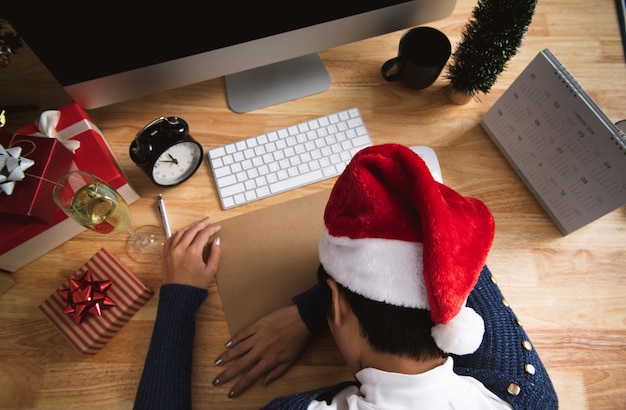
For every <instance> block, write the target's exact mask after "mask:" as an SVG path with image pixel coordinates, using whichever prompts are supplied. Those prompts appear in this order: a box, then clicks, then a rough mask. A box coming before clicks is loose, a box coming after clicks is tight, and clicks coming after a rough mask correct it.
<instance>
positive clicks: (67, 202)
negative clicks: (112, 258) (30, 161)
mask: <svg viewBox="0 0 626 410" xmlns="http://www.w3.org/2000/svg"><path fill="white" fill-rule="evenodd" d="M52 195H53V198H54V202H55V203H56V204H57V206H59V207H60V208H61V209H62V210H63V211H64V212H65V213H66V214H67V215H68V216H69V217H71V218H72V219H74V220H75V221H77V222H78V223H79V224H81V225H82V226H84V227H86V228H89V229H91V230H92V231H95V232H98V233H101V234H116V233H119V232H127V233H128V234H129V237H128V241H127V242H126V249H127V251H128V254H129V255H130V256H131V257H132V258H133V259H135V260H136V261H138V262H143V263H146V262H152V261H154V260H156V259H158V258H159V257H160V256H161V254H162V253H163V244H164V243H165V239H166V238H165V234H164V233H163V231H162V230H161V229H160V228H158V227H157V226H153V225H145V226H141V227H139V228H137V229H136V230H133V229H131V228H130V220H131V212H130V208H129V207H128V204H127V203H126V201H125V200H124V198H122V197H121V196H120V194H119V193H118V192H117V191H116V190H115V189H114V188H113V187H111V186H110V185H108V184H107V183H106V182H104V181H103V180H101V179H100V178H98V177H96V176H94V175H93V174H91V173H89V172H87V171H82V170H77V171H70V172H68V173H67V174H65V175H63V176H62V177H61V178H59V180H58V181H57V182H56V184H55V185H54V189H53V191H52Z"/></svg>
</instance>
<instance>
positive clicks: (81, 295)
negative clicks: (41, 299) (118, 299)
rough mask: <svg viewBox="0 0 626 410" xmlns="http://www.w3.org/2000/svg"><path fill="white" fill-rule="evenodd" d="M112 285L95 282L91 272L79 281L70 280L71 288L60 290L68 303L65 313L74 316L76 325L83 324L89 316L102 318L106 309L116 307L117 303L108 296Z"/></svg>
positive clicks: (104, 281)
mask: <svg viewBox="0 0 626 410" xmlns="http://www.w3.org/2000/svg"><path fill="white" fill-rule="evenodd" d="M111 284H112V282H111V281H110V280H103V281H97V280H93V279H92V278H91V273H90V272H89V271H87V272H85V273H84V274H83V275H82V276H81V277H79V278H78V279H70V287H69V288H65V289H59V290H58V292H59V295H61V298H63V300H64V301H65V302H67V303H68V305H67V306H66V307H65V308H64V309H63V313H66V314H70V315H71V314H73V315H74V322H76V324H81V322H82V321H83V319H84V318H85V316H86V315H87V314H90V315H92V316H101V315H102V311H103V310H104V309H110V308H112V307H113V306H115V302H113V301H112V300H111V299H110V298H109V297H108V296H107V295H106V293H107V291H108V290H109V288H110V287H111Z"/></svg>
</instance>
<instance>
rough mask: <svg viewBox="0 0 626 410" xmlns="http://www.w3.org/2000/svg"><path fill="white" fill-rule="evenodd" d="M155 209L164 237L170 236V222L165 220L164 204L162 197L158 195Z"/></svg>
mask: <svg viewBox="0 0 626 410" xmlns="http://www.w3.org/2000/svg"><path fill="white" fill-rule="evenodd" d="M157 209H158V210H159V215H161V221H162V222H163V228H164V229H165V237H166V238H169V237H170V236H172V230H171V229H170V222H169V221H168V220H167V211H166V210H165V202H164V201H163V195H161V194H159V196H158V200H157Z"/></svg>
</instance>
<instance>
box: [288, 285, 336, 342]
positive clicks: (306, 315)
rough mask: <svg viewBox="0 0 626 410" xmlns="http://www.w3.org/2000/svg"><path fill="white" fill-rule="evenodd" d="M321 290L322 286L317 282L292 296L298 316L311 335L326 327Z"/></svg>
mask: <svg viewBox="0 0 626 410" xmlns="http://www.w3.org/2000/svg"><path fill="white" fill-rule="evenodd" d="M322 292H323V289H322V286H321V285H320V284H319V283H318V284H315V285H314V286H313V287H312V288H310V289H309V290H307V291H306V292H303V293H301V294H299V295H297V296H294V297H293V298H292V300H293V303H295V304H296V305H297V306H298V312H299V313H300V318H301V319H302V321H303V322H304V324H305V325H306V327H307V328H308V329H309V332H311V334H312V335H318V334H320V333H321V332H322V331H323V330H324V329H326V328H327V327H328V322H327V321H326V313H325V312H326V310H325V308H324V306H323V301H322V300H323V297H322V296H323V295H322Z"/></svg>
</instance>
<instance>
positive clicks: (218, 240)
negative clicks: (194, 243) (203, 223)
mask: <svg viewBox="0 0 626 410" xmlns="http://www.w3.org/2000/svg"><path fill="white" fill-rule="evenodd" d="M213 243H214V244H215V246H220V244H221V243H222V240H221V239H220V237H219V236H218V237H217V238H215V240H214V241H213Z"/></svg>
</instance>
